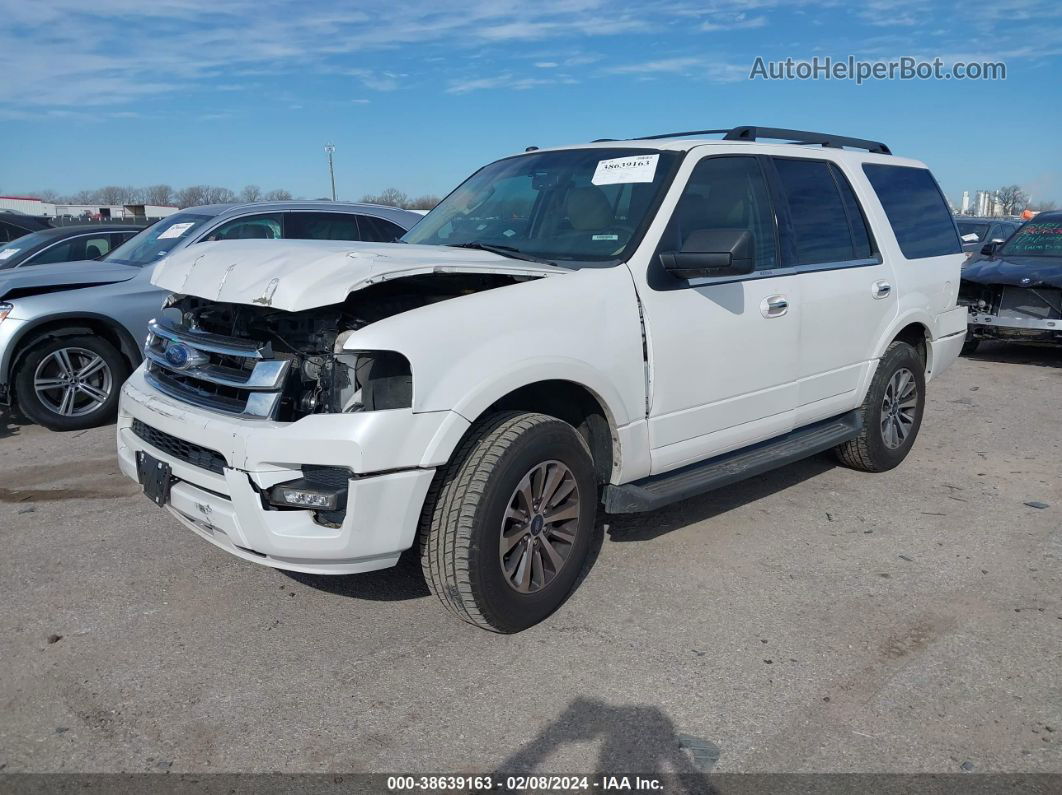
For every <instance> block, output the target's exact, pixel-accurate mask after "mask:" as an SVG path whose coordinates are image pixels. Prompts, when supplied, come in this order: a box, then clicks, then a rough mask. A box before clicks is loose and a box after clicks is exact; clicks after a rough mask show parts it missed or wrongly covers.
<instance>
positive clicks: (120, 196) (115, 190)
mask: <svg viewBox="0 0 1062 795" xmlns="http://www.w3.org/2000/svg"><path fill="white" fill-rule="evenodd" d="M128 197H129V189H128V188H123V187H122V186H120V185H105V186H104V187H102V188H100V189H99V190H98V191H96V201H97V202H99V203H100V204H125V203H126V200H127V199H128Z"/></svg>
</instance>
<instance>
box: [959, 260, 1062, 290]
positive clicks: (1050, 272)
mask: <svg viewBox="0 0 1062 795" xmlns="http://www.w3.org/2000/svg"><path fill="white" fill-rule="evenodd" d="M962 279H963V281H967V282H974V283H976V284H1011V285H1014V286H1015V287H1062V258H1059V257H1007V258H1006V259H1001V258H994V259H990V258H988V257H972V258H971V259H969V260H968V261H967V262H966V266H965V267H964V268H963V269H962Z"/></svg>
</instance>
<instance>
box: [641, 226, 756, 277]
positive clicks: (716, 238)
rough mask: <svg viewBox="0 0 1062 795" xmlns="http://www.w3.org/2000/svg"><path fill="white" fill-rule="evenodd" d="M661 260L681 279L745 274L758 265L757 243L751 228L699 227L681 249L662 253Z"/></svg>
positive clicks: (667, 268) (667, 269) (665, 266)
mask: <svg viewBox="0 0 1062 795" xmlns="http://www.w3.org/2000/svg"><path fill="white" fill-rule="evenodd" d="M660 264H661V265H663V266H664V270H666V271H667V272H668V273H670V274H672V275H673V276H677V277H678V278H680V279H697V278H704V277H712V276H743V275H745V274H748V273H752V272H753V271H754V270H755V269H756V245H755V242H754V241H753V239H752V233H751V232H750V231H749V230H748V229H698V230H697V231H696V232H692V233H690V236H689V237H688V238H686V242H685V243H684V244H683V246H682V250H681V251H666V252H663V253H661V254H660Z"/></svg>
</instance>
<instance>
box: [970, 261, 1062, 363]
mask: <svg viewBox="0 0 1062 795" xmlns="http://www.w3.org/2000/svg"><path fill="white" fill-rule="evenodd" d="M958 302H959V304H961V305H964V306H966V307H967V308H968V310H969V330H968V332H967V339H968V340H1001V341H1010V342H1021V343H1030V344H1049V345H1058V344H1062V262H1059V261H1058V260H1057V259H1054V258H1044V257H1014V258H1006V259H997V258H984V259H976V260H973V261H972V262H970V263H968V264H967V266H966V267H965V268H964V269H963V273H962V281H961V282H960V287H959V298H958Z"/></svg>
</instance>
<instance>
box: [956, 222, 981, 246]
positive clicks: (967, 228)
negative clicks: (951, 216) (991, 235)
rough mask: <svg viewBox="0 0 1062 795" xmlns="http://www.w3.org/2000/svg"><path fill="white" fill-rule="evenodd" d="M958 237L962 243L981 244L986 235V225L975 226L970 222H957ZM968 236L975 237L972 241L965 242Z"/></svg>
mask: <svg viewBox="0 0 1062 795" xmlns="http://www.w3.org/2000/svg"><path fill="white" fill-rule="evenodd" d="M958 226H959V237H961V238H962V242H963V243H982V242H984V239H985V235H987V234H988V224H975V223H971V222H970V221H959V222H958ZM968 235H975V238H974V239H973V240H967V239H966V238H967V236H968Z"/></svg>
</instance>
